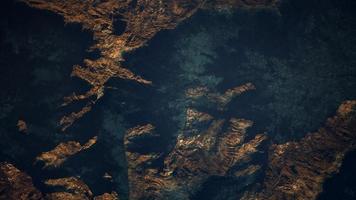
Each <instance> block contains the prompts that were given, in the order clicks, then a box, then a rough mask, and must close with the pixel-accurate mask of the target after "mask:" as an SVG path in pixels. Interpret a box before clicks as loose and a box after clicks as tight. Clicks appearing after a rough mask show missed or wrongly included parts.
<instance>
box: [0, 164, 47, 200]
mask: <svg viewBox="0 0 356 200" xmlns="http://www.w3.org/2000/svg"><path fill="white" fill-rule="evenodd" d="M0 199H4V200H5V199H7V200H40V199H43V198H42V194H41V192H40V191H38V190H37V189H36V188H35V187H34V186H33V184H32V178H31V177H30V176H28V175H27V174H25V173H24V172H22V171H20V170H19V169H17V168H16V167H15V166H14V165H12V164H10V163H6V162H2V163H0Z"/></svg>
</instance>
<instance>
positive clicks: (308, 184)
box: [260, 101, 356, 200]
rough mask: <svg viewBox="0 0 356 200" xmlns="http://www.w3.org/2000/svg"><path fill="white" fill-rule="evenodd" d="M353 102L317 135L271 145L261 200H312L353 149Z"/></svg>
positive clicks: (355, 130)
mask: <svg viewBox="0 0 356 200" xmlns="http://www.w3.org/2000/svg"><path fill="white" fill-rule="evenodd" d="M355 141H356V101H346V102H344V103H343V104H342V105H341V106H340V107H339V109H338V111H337V114H336V116H335V117H332V118H329V119H328V120H327V122H326V124H325V126H324V127H323V128H320V129H319V130H318V132H315V133H309V134H307V135H306V136H305V137H304V138H303V139H302V140H300V141H298V142H287V143H285V144H280V145H273V146H272V148H271V150H270V155H269V163H268V170H267V174H266V180H265V183H264V184H265V189H264V190H263V193H262V196H261V197H260V198H261V199H298V200H302V199H315V198H316V197H317V195H318V194H319V193H320V192H321V191H322V184H323V183H324V181H325V180H326V179H327V178H329V177H330V176H331V175H333V174H335V173H337V172H338V170H339V168H340V166H341V163H342V160H343V158H344V157H345V154H346V153H347V152H349V151H351V150H353V149H355V148H356V145H355Z"/></svg>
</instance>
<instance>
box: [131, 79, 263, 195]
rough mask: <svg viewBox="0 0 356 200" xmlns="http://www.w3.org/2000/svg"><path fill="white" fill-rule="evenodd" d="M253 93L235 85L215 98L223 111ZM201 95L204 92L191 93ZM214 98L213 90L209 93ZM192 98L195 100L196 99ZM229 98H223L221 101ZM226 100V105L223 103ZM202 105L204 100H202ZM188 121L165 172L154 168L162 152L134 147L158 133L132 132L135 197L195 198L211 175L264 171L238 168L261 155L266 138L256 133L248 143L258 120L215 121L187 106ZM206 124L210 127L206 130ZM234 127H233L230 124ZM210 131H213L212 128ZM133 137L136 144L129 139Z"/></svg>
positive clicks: (166, 160)
mask: <svg viewBox="0 0 356 200" xmlns="http://www.w3.org/2000/svg"><path fill="white" fill-rule="evenodd" d="M250 89H254V86H253V85H252V84H246V85H242V86H239V87H235V88H233V89H231V90H227V92H225V93H223V94H217V93H214V97H213V98H210V96H209V95H205V96H207V97H209V98H208V99H209V100H211V101H212V102H214V103H217V104H216V107H217V109H219V108H221V107H223V106H225V105H226V104H228V103H229V102H230V100H231V99H232V98H233V97H235V96H238V95H241V94H242V93H244V92H247V91H248V90H250ZM189 91H190V94H191V95H194V94H192V92H191V91H198V92H199V93H200V91H202V90H194V89H191V90H189ZM204 91H206V92H207V94H209V92H208V90H204ZM190 97H191V96H190ZM221 99H223V100H221ZM220 100H221V101H222V102H224V103H223V104H220V102H221V101H220ZM197 101H199V99H197ZM185 119H186V122H185V124H184V127H183V128H182V130H181V132H180V133H179V135H178V137H177V140H176V143H175V146H174V147H173V149H172V150H171V151H170V153H168V155H166V156H165V157H164V158H163V168H157V167H154V166H152V163H153V162H155V161H157V159H159V158H161V154H157V153H140V152H135V151H133V150H132V149H130V148H129V144H130V143H131V142H132V141H134V140H133V138H135V137H142V135H143V133H144V134H145V135H146V136H154V135H155V134H154V133H153V132H152V131H153V130H154V129H153V128H150V126H149V125H145V126H138V127H135V128H133V129H129V130H128V132H127V133H126V137H125V144H126V156H127V162H128V177H129V182H130V184H129V185H130V199H133V200H135V199H140V198H143V197H145V198H152V199H167V198H168V196H167V195H168V194H169V193H170V192H172V191H175V192H177V193H179V194H182V195H183V194H184V195H187V196H186V197H184V198H189V195H191V194H193V193H194V192H195V191H194V190H195V188H198V186H199V185H201V184H202V183H204V181H206V180H207V178H209V177H211V176H232V177H239V176H250V175H253V174H255V173H256V172H257V171H258V170H259V168H260V167H259V166H258V165H253V167H251V166H250V167H246V168H241V169H237V170H235V169H234V167H236V165H237V164H242V163H249V162H250V161H251V160H253V156H254V155H255V154H256V153H258V152H259V150H258V149H259V147H260V145H261V143H262V142H263V141H265V140H266V136H265V135H263V134H258V135H256V136H255V137H254V138H253V139H251V140H246V137H245V136H246V130H247V129H248V128H249V127H251V126H252V124H253V123H252V121H249V120H245V119H237V118H232V119H230V120H229V121H226V120H225V119H214V117H213V116H212V115H210V114H207V113H204V112H201V111H198V110H197V109H195V108H187V111H186V117H185ZM202 123H204V124H206V125H207V126H201V124H202ZM226 123H228V126H227V128H224V125H225V124H226ZM206 127H207V128H206ZM128 138H130V140H129V139H128Z"/></svg>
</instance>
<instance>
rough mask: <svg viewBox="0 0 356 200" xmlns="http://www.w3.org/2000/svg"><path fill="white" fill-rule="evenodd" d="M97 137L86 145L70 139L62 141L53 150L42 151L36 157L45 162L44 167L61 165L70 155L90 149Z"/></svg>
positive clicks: (37, 159)
mask: <svg viewBox="0 0 356 200" xmlns="http://www.w3.org/2000/svg"><path fill="white" fill-rule="evenodd" d="M97 139H98V138H97V137H96V136H95V137H93V138H92V139H90V140H89V141H88V142H87V143H85V144H84V145H81V144H80V143H79V142H75V141H69V142H64V143H60V144H59V145H58V146H56V147H55V148H54V149H53V150H51V151H47V152H44V153H42V154H41V155H39V156H37V157H36V162H37V161H42V162H43V163H44V168H47V167H59V166H61V165H62V164H63V163H64V162H65V161H66V160H67V159H68V158H69V157H71V156H73V155H75V154H77V153H79V152H81V151H83V150H86V149H89V148H90V147H91V146H93V145H94V144H95V143H96V141H97Z"/></svg>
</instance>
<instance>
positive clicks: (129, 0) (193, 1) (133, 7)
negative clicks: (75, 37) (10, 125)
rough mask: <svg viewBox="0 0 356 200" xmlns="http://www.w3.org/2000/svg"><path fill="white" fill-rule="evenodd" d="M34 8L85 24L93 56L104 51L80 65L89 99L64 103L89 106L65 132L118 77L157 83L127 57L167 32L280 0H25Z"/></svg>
mask: <svg viewBox="0 0 356 200" xmlns="http://www.w3.org/2000/svg"><path fill="white" fill-rule="evenodd" d="M21 1H23V2H25V3H27V4H28V5H29V6H32V7H35V8H39V9H44V10H49V11H52V12H55V13H57V14H59V15H62V16H63V17H64V20H65V22H67V23H80V24H81V25H82V26H83V28H84V29H87V30H90V31H91V32H92V33H93V35H94V41H95V44H94V45H93V46H92V48H91V49H92V50H94V49H96V50H99V52H100V55H101V57H100V58H98V59H96V60H91V59H85V60H84V65H83V66H79V65H76V66H74V68H73V72H72V76H76V77H79V78H81V79H83V80H85V81H86V82H88V83H89V84H90V85H91V89H90V90H89V91H87V92H86V93H84V94H76V93H73V94H72V95H70V96H68V97H65V98H64V100H65V101H64V103H63V105H68V104H70V103H72V102H75V101H81V100H88V99H89V98H90V97H94V100H88V101H87V104H86V105H85V106H84V107H83V108H82V109H81V110H79V111H74V112H72V113H70V114H69V115H67V116H64V117H63V118H62V119H61V120H60V124H61V125H62V130H63V131H64V130H66V129H67V128H68V127H69V126H71V125H72V124H73V123H74V122H75V121H76V120H78V119H79V118H81V117H82V116H83V115H84V114H85V113H87V112H89V111H90V110H91V107H92V106H93V104H95V102H96V101H97V100H98V99H100V98H101V97H102V96H103V95H104V90H105V83H106V82H107V81H108V80H109V79H110V78H112V77H118V78H122V79H129V80H133V81H137V82H139V83H143V84H151V81H149V80H145V79H144V78H142V77H140V76H138V75H135V74H134V73H133V72H131V71H130V70H129V69H127V68H125V67H124V66H122V61H123V57H122V54H123V52H130V51H133V50H135V49H137V48H139V47H142V46H143V45H144V44H145V43H146V42H147V41H148V40H150V39H151V38H152V37H153V36H154V35H155V34H156V33H157V32H159V31H160V30H162V29H172V28H175V27H176V26H177V25H178V24H179V23H180V22H181V21H183V20H185V19H186V18H189V17H190V16H191V15H193V14H194V13H195V12H196V11H197V10H198V9H200V8H205V9H206V8H229V7H245V6H247V7H258V6H274V5H275V3H276V2H277V1H276V0H272V1H271V0H238V1H230V0H225V1H224V0H179V1H178V0H175V1H158V0H153V1H152V0H122V1H117V0H106V1H95V0H87V1H79V0H68V1H62V0H50V1H47V0H21ZM115 17H120V18H121V20H122V21H124V22H125V23H126V27H125V30H124V31H123V33H122V34H120V35H116V34H115V30H114V26H113V21H114V20H113V19H114V18H115Z"/></svg>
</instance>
